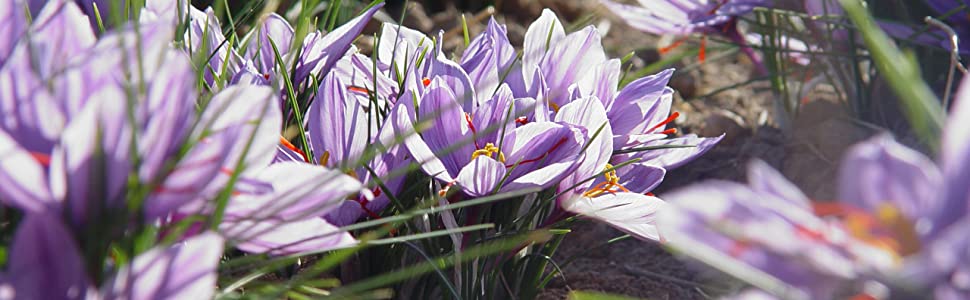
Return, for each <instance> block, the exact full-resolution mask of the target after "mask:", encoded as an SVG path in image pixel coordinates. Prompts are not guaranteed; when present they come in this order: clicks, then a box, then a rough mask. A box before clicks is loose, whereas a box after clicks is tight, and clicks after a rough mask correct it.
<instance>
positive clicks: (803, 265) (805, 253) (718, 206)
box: [657, 181, 896, 299]
mask: <svg viewBox="0 0 970 300" xmlns="http://www.w3.org/2000/svg"><path fill="white" fill-rule="evenodd" d="M665 198H666V199H667V201H668V202H667V203H668V204H669V205H668V206H667V208H665V209H663V210H661V211H660V213H659V214H658V216H657V226H658V227H659V228H660V229H661V234H662V236H663V238H665V239H666V240H667V241H668V245H670V246H672V247H675V248H676V249H680V250H683V251H688V252H689V253H699V252H698V251H704V252H705V256H707V257H708V258H710V259H718V260H719V261H721V263H722V264H731V265H736V266H737V267H739V268H740V267H747V268H750V269H752V271H760V272H763V273H764V274H766V275H768V276H772V277H774V278H776V279H778V280H780V281H781V282H782V283H786V284H788V285H791V286H793V287H795V288H798V290H800V291H802V292H805V293H807V294H809V295H813V297H810V299H816V298H830V297H832V296H833V295H831V294H830V293H831V292H832V291H834V290H835V289H834V287H837V286H839V285H841V284H842V283H844V282H846V281H847V280H852V279H855V278H858V276H860V275H861V274H863V273H865V272H869V271H870V270H873V269H884V268H888V267H890V266H892V265H894V264H896V262H895V261H894V260H893V258H892V255H891V254H888V253H887V252H885V251H884V250H880V249H878V248H874V247H871V246H869V245H867V244H865V243H863V242H860V241H858V240H855V239H852V238H846V237H847V236H849V235H848V233H846V232H843V231H842V230H841V228H840V227H837V226H832V225H831V223H829V222H827V221H826V220H823V219H820V218H818V217H816V216H815V215H814V214H812V212H811V211H810V210H806V209H805V208H803V207H801V206H799V205H793V204H792V203H791V202H789V201H786V200H782V199H778V198H777V197H776V196H775V195H773V194H764V193H758V192H757V191H754V190H752V189H750V188H748V187H746V186H742V185H740V184H736V183H730V182H724V181H707V182H703V183H700V184H697V185H693V186H690V187H687V188H684V189H680V190H678V191H675V192H672V193H669V194H667V195H666V197H665Z"/></svg>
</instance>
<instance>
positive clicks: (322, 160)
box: [320, 150, 330, 166]
mask: <svg viewBox="0 0 970 300" xmlns="http://www.w3.org/2000/svg"><path fill="white" fill-rule="evenodd" d="M328 162H330V151H326V150H324V151H323V154H321V155H320V165H321V166H326V165H327V163H328Z"/></svg>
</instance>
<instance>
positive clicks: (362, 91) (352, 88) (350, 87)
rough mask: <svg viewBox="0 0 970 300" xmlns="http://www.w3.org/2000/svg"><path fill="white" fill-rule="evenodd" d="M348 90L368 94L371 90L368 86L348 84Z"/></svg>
mask: <svg viewBox="0 0 970 300" xmlns="http://www.w3.org/2000/svg"><path fill="white" fill-rule="evenodd" d="M347 90H348V91H351V92H355V93H361V94H368V93H370V90H368V89H366V88H363V87H359V86H355V85H351V86H348V87H347Z"/></svg>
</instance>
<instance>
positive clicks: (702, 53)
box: [697, 35, 707, 63]
mask: <svg viewBox="0 0 970 300" xmlns="http://www.w3.org/2000/svg"><path fill="white" fill-rule="evenodd" d="M697 59H698V60H700V62H701V63H704V60H706V59H707V36H706V35H705V36H703V37H701V48H700V49H698V50H697Z"/></svg>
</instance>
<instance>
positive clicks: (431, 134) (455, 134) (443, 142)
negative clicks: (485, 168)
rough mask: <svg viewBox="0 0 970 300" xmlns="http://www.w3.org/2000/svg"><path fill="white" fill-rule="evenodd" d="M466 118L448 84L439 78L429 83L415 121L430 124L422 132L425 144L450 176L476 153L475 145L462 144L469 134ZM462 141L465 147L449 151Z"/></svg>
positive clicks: (455, 173)
mask: <svg viewBox="0 0 970 300" xmlns="http://www.w3.org/2000/svg"><path fill="white" fill-rule="evenodd" d="M465 118H466V112H465V111H464V110H463V109H462V106H461V104H460V103H459V102H458V101H457V99H456V97H455V94H454V93H453V92H452V90H451V88H450V87H449V86H448V85H447V83H445V82H444V81H443V80H441V79H439V78H435V79H434V80H432V81H431V84H430V85H429V86H428V89H427V91H426V93H425V95H424V97H422V100H421V104H420V106H419V107H418V121H419V122H428V123H429V124H428V126H429V127H428V129H427V130H425V131H424V132H422V137H423V138H424V142H425V143H427V145H428V148H429V149H430V150H431V152H432V153H434V154H435V155H436V156H437V157H438V158H439V159H441V162H442V163H444V166H445V168H446V169H447V170H448V173H449V174H451V176H452V177H453V176H457V175H458V171H459V170H461V168H462V167H463V166H464V165H465V164H466V163H467V162H468V161H469V160H471V155H472V152H473V151H474V150H475V145H472V144H469V143H468V142H465V141H463V140H464V139H465V138H466V137H467V136H468V135H469V133H471V128H469V126H468V122H467V121H466V120H465ZM461 142H464V143H466V144H465V145H461V146H459V147H458V148H457V149H456V150H451V149H449V148H451V147H452V146H453V145H455V144H456V143H461ZM480 146H484V145H480ZM409 147H410V146H409ZM411 151H415V150H414V149H412V150H411ZM448 151H451V152H450V153H446V152H448Z"/></svg>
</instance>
